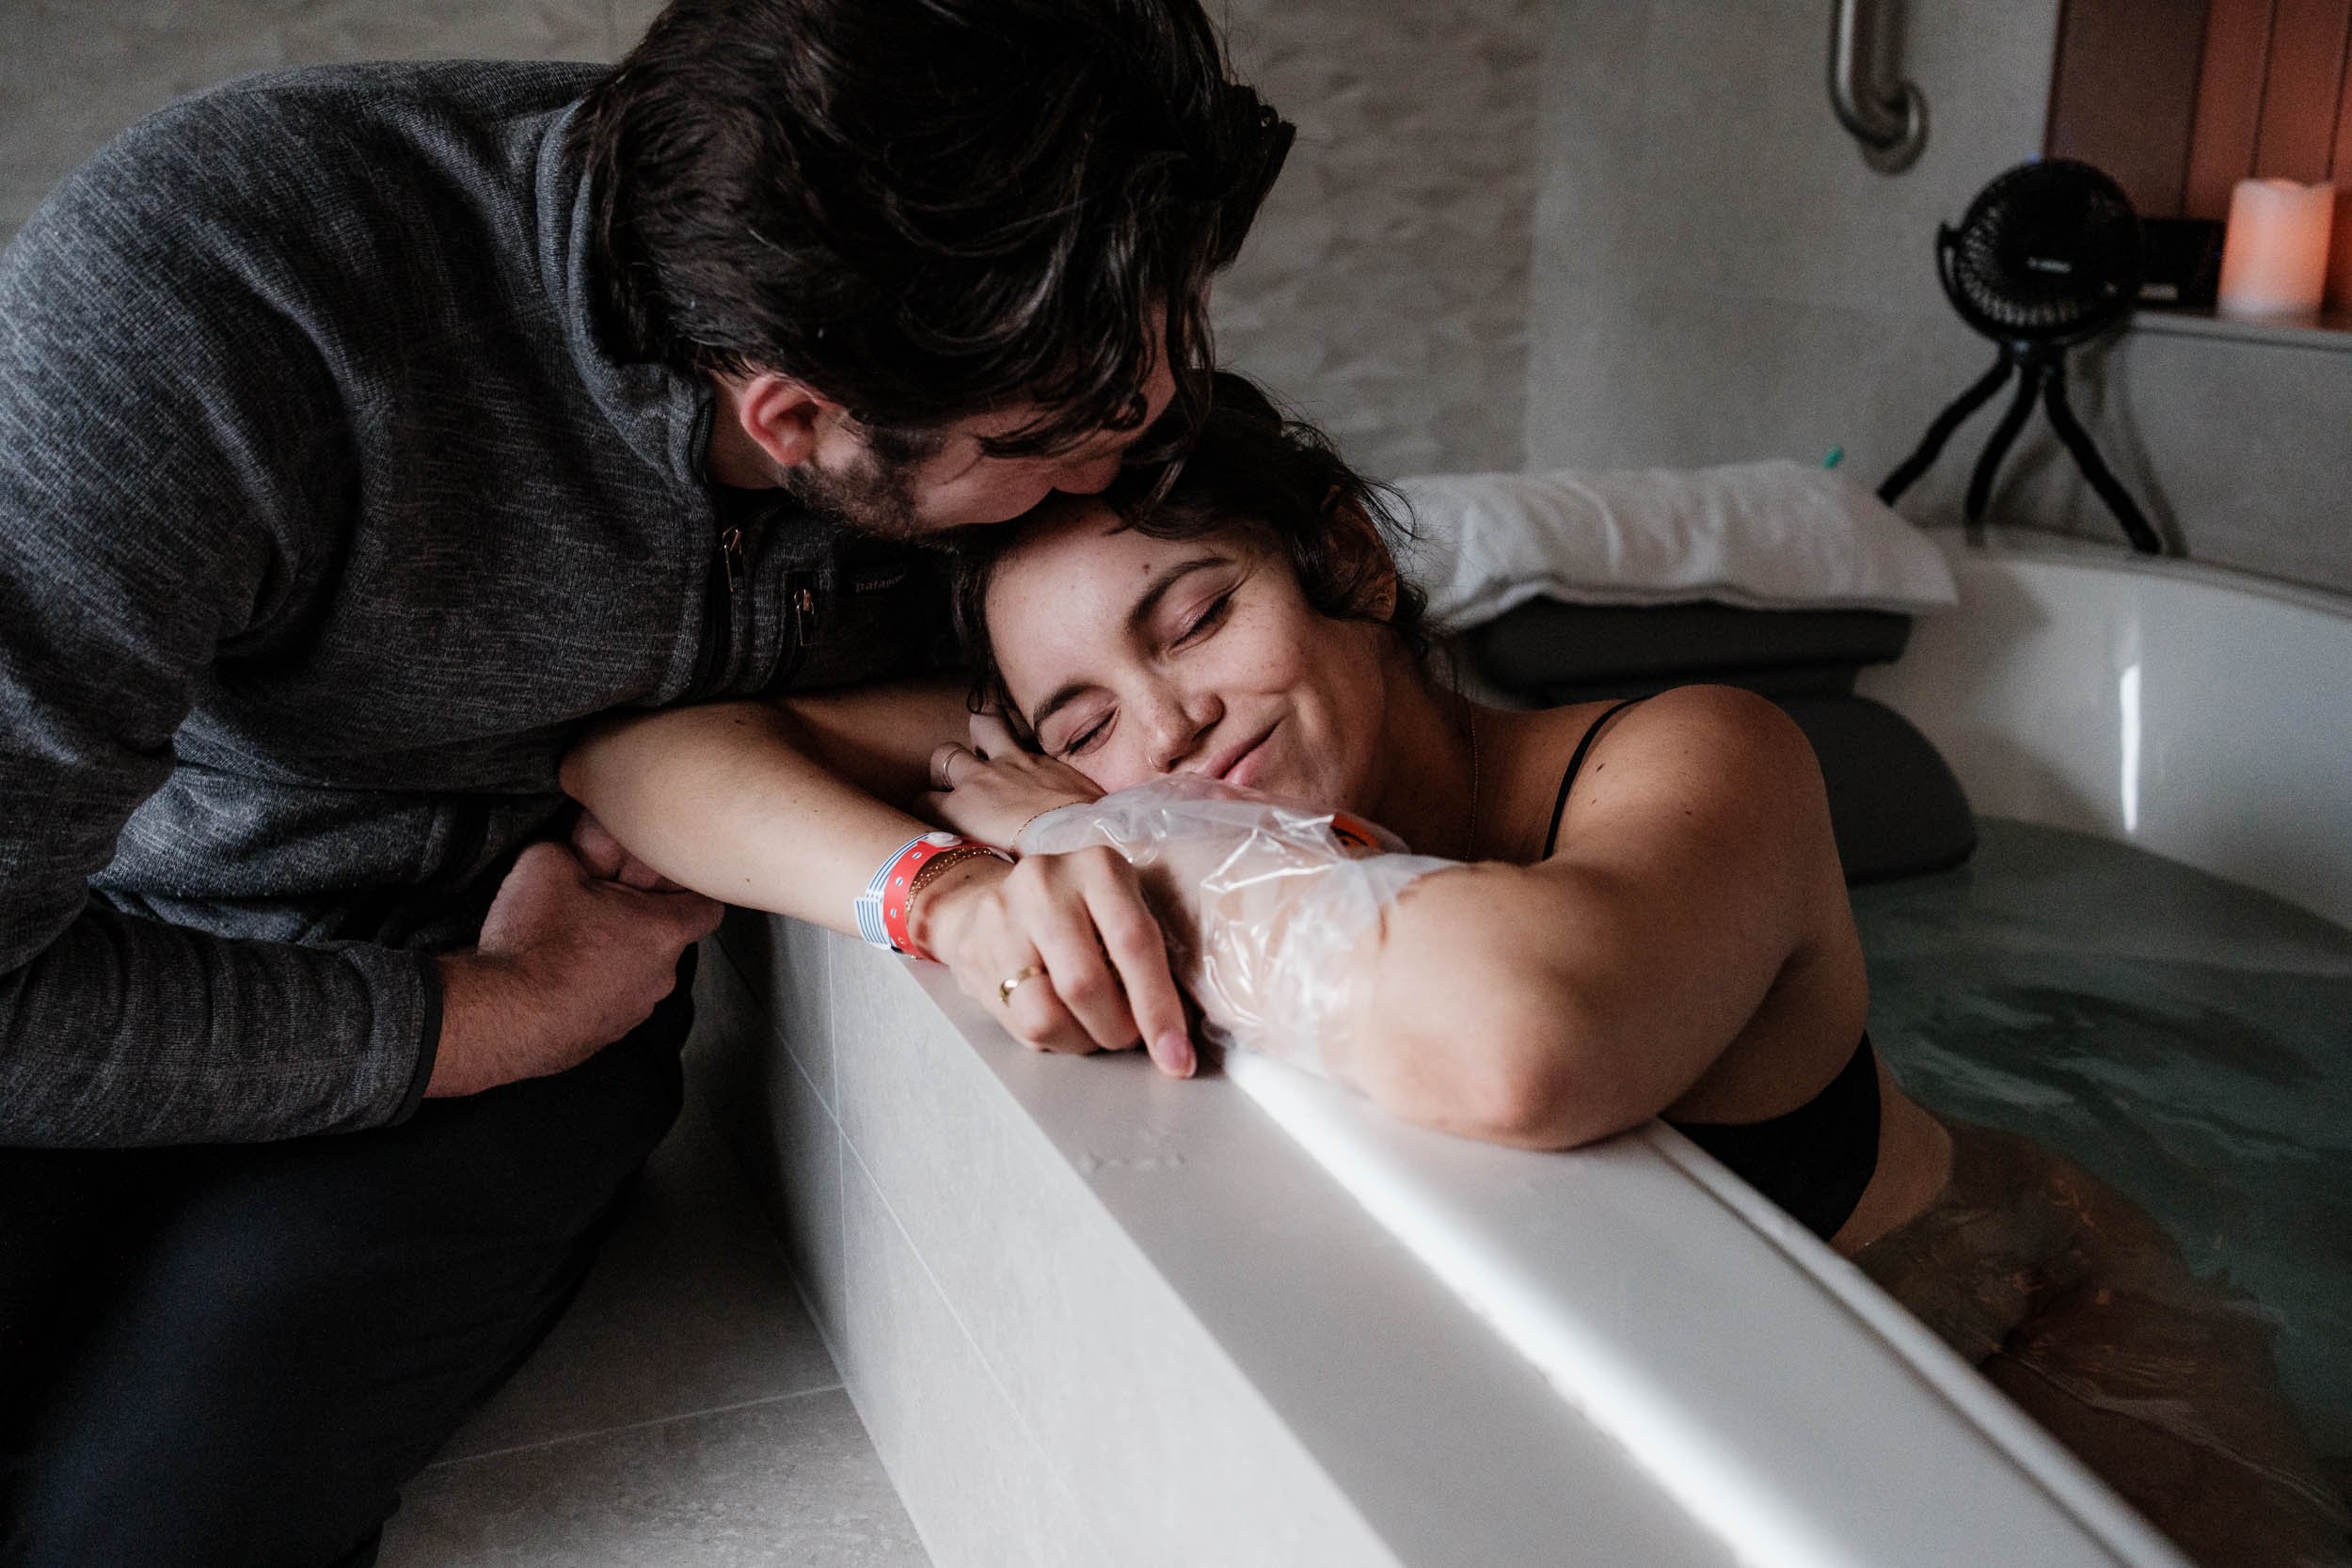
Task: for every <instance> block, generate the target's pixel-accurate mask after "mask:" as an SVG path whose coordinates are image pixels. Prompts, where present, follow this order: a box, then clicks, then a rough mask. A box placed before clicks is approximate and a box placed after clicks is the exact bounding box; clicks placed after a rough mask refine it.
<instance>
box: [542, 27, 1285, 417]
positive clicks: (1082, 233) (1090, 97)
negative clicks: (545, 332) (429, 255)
mask: <svg viewBox="0 0 2352 1568" xmlns="http://www.w3.org/2000/svg"><path fill="white" fill-rule="evenodd" d="M1293 135H1294V131H1293V128H1292V126H1291V125H1290V124H1289V123H1288V122H1286V121H1284V120H1283V119H1281V118H1280V117H1279V116H1278V115H1276V114H1275V113H1274V111H1273V110H1272V109H1270V108H1268V107H1267V106H1266V105H1265V104H1264V103H1262V102H1261V101H1260V100H1259V98H1258V96H1257V94H1256V93H1255V92H1253V91H1251V90H1250V89H1249V88H1248V87H1244V86H1242V85H1240V84H1238V83H1236V82H1234V81H1232V78H1231V75H1230V73H1229V71H1228V69H1227V65H1226V60H1225V56H1224V54H1223V51H1222V49H1221V47H1220V46H1219V43H1218V40H1217V36H1216V30H1215V28H1214V27H1213V26H1212V25H1211V24H1210V23H1209V20H1208V17H1207V16H1206V15H1205V14H1204V13H1203V11H1202V10H1201V8H1200V3H1199V0H672V4H671V5H670V6H669V7H668V8H667V9H665V10H663V11H662V12H661V14H660V16H658V17H657V18H656V19H655V20H654V23H653V24H652V26H651V27H650V28H649V29H648V30H647V32H646V34H645V36H644V40H642V41H641V42H640V43H639V44H638V45H637V47H636V48H635V49H633V50H631V51H630V52H629V54H628V57H627V58H625V59H624V60H622V62H621V63H620V65H619V66H617V67H616V68H615V69H614V70H613V71H612V72H611V74H609V75H608V76H606V77H605V79H604V80H603V81H602V82H601V83H599V84H598V85H597V86H596V87H594V88H593V89H591V90H590V92H589V94H588V96H587V99H586V101H585V102H584V103H582V105H581V107H580V113H579V116H578V119H576V121H575V123H574V124H573V126H572V129H571V132H570V134H569V141H568V145H569V147H570V150H571V151H572V154H573V155H574V156H575V157H576V158H578V159H579V160H580V162H581V164H582V165H583V166H584V167H585V170H586V173H587V177H588V180H589V191H590V201H591V203H592V218H593V233H592V245H593V248H594V256H593V261H594V264H595V270H596V277H597V282H598V289H599V292H600V293H601V295H602V296H603V297H602V314H603V317H604V325H605V327H606V330H607V331H608V333H609V334H610V335H611V336H612V337H613V338H614V339H615V340H616V341H617V342H618V345H619V346H620V347H621V348H622V349H623V350H624V351H625V352H627V353H628V354H630V355H631V356H634V357H637V358H641V359H658V360H660V361H662V362H664V363H666V364H668V365H669V366H670V367H672V368H673V369H675V370H677V371H680V372H710V371H720V372H730V373H749V372H756V371H774V372H781V373H784V374H787V375H790V376H793V377H795V378H797V379H799V380H802V381H804V382H806V383H807V384H808V385H809V386H811V387H813V388H816V389H817V390H818V391H819V392H820V393H822V394H823V395H824V396H826V397H828V398H831V399H833V400H834V401H835V402H837V403H840V404H842V405H844V406H845V407H847V408H848V409H849V410H850V412H851V414H852V415H853V416H854V417H855V418H856V419H857V420H859V421H860V422H861V423H864V424H866V425H867V426H869V427H872V428H875V429H878V430H882V431H896V432H898V433H899V435H900V436H901V441H900V445H902V446H907V447H908V448H909V450H911V451H919V450H920V449H921V445H922V438H923V437H924V436H927V435H929V434H930V433H931V432H934V431H936V430H937V429H938V427H940V426H941V425H944V424H946V422H948V421H950V420H956V419H960V418H962V417H965V416H968V415H970V414H974V413H977V412H979V411H981V410H983V409H987V408H991V407H998V406H1003V405H1006V404H1022V403H1028V404H1036V405H1038V407H1039V410H1040V412H1039V414H1038V417H1037V418H1035V419H1034V420H1030V421H1029V422H1028V423H1027V424H1026V425H1025V427H1024V428H1022V429H1020V430H1017V431H1014V432H1011V433H1009V434H1008V435H1005V436H999V437H996V438H994V439H993V440H992V441H991V442H990V443H988V446H989V450H990V451H992V452H993V453H996V454H1000V455H1010V454H1033V453H1038V452H1050V451H1056V450H1057V449H1059V448H1064V447H1067V446H1069V445H1071V444H1072V443H1073V442H1076V441H1079V440H1082V439H1084V438H1085V437H1086V436H1089V435H1090V434H1091V433H1093V432H1095V431H1098V430H1103V429H1120V430H1126V429H1133V428H1134V427H1135V426H1136V424H1137V423H1139V422H1140V420H1141V418H1142V413H1143V399H1142V396H1141V394H1140V391H1139V388H1141V387H1142V386H1143V385H1144V383H1145V381H1146V380H1147V379H1148V376H1149V374H1150V372H1151V370H1152V365H1153V364H1154V362H1155V361H1156V360H1157V359H1158V358H1159V357H1160V356H1162V355H1163V354H1165V355H1167V356H1168V360H1169V363H1170V365H1171V367H1172V368H1173V369H1174V370H1175V371H1176V372H1177V382H1178V394H1177V404H1178V406H1177V412H1176V415H1175V416H1174V417H1173V418H1172V419H1171V420H1169V421H1168V424H1169V430H1170V432H1171V433H1172V435H1174V436H1182V434H1184V432H1185V431H1186V430H1187V429H1188V427H1189V425H1190V424H1191V423H1193V422H1195V421H1197V420H1198V417H1199V414H1200V408H1201V406H1202V404H1203V403H1204V402H1205V399H1206V386H1205V383H1206V379H1207V367H1208V365H1209V363H1210V345H1209V328H1208V322H1207V314H1206V305H1205V298H1204V295H1205V292H1206V287H1207V283H1208V279H1209V277H1210V275H1211V274H1213V273H1215V272H1216V270H1217V269H1219V268H1220V267H1223V266H1224V265H1225V264H1226V263H1227V262H1229V261H1232V258H1233V256H1234V254H1235V252H1236V251H1238V250H1239V249H1240V247H1241V243H1242V240H1243V237H1244V236H1245V235H1246V234H1247V233H1248V230H1249V225H1250V223H1251V221H1252V220H1253V219H1254V218H1255V217H1256V215H1257V211H1258V208H1259V206H1260V204H1261V203H1262V202H1263V200H1264V198H1265V195H1266V192H1267V191H1268V190H1269V189H1270V188H1271V187H1272V185H1273V182H1274V179H1275V176H1276V175H1277V174H1278V173H1279V172H1280V169H1281V165H1282V160H1283V157H1284V155H1285V154H1286V153H1287V152H1288V150H1289V148H1290V143H1291V138H1292V136H1293ZM1155 310H1165V311H1166V313H1167V330H1166V335H1165V338H1164V339H1163V340H1158V341H1155V339H1154V337H1153V334H1152V331H1151V318H1152V312H1153V311H1155Z"/></svg>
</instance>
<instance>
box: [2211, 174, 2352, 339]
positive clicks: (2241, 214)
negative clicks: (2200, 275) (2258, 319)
mask: <svg viewBox="0 0 2352 1568" xmlns="http://www.w3.org/2000/svg"><path fill="white" fill-rule="evenodd" d="M2335 206H2336V188H2335V187H2334V186H2333V185H2324V184H2323V185H2303V184H2297V183H2296V182H2294V181H2292V180H2241V181H2239V182H2237V189H2236V190H2234V191H2233V192H2232V193H2231V195H2230V230H2229V234H2228V237H2227V238H2225V239H2224V240H2223V241H2222V245H2221V295H2220V299H2219V301H2218V303H2219V305H2220V308H2221V309H2222V311H2223V312H2224V313H2225V314H2228V315H2233V316H2273V315H2291V314H2295V313H2297V312H2302V311H2312V310H2317V309H2319V303H2320V300H2321V298H2322V297H2323V296H2324V295H2325V294H2326V293H2327V289H2328V229H2329V227H2330V225H2331V224H2332V222H2333V220H2334V217H2335Z"/></svg>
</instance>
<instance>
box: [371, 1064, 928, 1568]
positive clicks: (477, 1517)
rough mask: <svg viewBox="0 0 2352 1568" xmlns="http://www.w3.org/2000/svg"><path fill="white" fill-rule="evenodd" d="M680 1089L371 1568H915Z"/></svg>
mask: <svg viewBox="0 0 2352 1568" xmlns="http://www.w3.org/2000/svg"><path fill="white" fill-rule="evenodd" d="M690 1062H691V1057H690ZM689 1084H690V1087H689V1099H688V1104H687V1110H686V1114H685V1116H684V1117H682V1118H680V1121H679V1123H678V1127H677V1130H676V1131H675V1132H673V1133H672V1134H671V1136H670V1139H669V1141H668V1142H667V1143H665V1144H663V1145H662V1147H661V1148H660V1150H659V1151H657V1152H656V1153H655V1155H654V1158H653V1161H652V1163H651V1164H650V1165H649V1166H648V1167H647V1169H646V1174H645V1180H644V1186H643V1187H642V1189H641V1190H640V1192H639V1193H638V1195H637V1196H636V1197H635V1198H634V1199H633V1201H632V1203H631V1207H630V1210H629V1212H628V1214H627V1215H626V1216H625V1218H624V1219H623V1221H622V1224H621V1226H620V1228H619V1229H618V1230H617V1231H616V1232H615V1233H614V1235H613V1237H612V1240H611V1242H610V1243H607V1246H606V1249H605V1254H604V1256H603V1258H602V1259H600V1260H599V1261H598V1263H597V1265H596V1272H595V1273H594V1274H593V1275H590V1277H589V1280H588V1283H587V1285H586V1287H585V1288H584V1289H583V1290H582V1291H581V1293H580V1299H579V1301H578V1302H576V1303H575V1304H574V1305H573V1307H572V1309H571V1311H570V1312H569V1313H568V1314H567V1315H566V1316H565V1317H564V1321H563V1322H562V1323H559V1324H558V1325H557V1327H556V1330H555V1332H554V1333H553V1334H552V1335H550V1336H549V1337H548V1341H547V1343H546V1344H544V1345H542V1346H541V1347H540V1349H539V1352H538V1354H536V1355H534V1356H533V1357H532V1360H531V1361H530V1362H529V1363H528V1364H527V1365H526V1366H525V1367H524V1368H523V1370H521V1371H520V1372H519V1373H517V1374H516V1378H515V1380H514V1381H513V1382H512V1383H510V1384H509V1385H508V1386H506V1387H505V1388H504V1389H503V1390H501V1392H500V1394H499V1395H498V1397H497V1398H496V1399H494V1400H492V1401H491V1402H490V1403H489V1404H487V1405H486V1406H485V1407H484V1408H483V1409H482V1410H481V1411H480V1412H479V1413H477V1414H476V1416H475V1417H474V1418H473V1419H472V1420H471V1421H470V1422H469V1423H468V1424H467V1426H466V1427H465V1428H464V1430H462V1431H461V1432H459V1433H457V1435H456V1436H455V1437H453V1438H452V1439H451V1440H450V1443H449V1446H448V1447H447V1448H446V1449H443V1450H442V1452H441V1455H440V1457H439V1458H438V1459H437V1461H436V1462H435V1463H434V1464H433V1465H432V1466H431V1467H430V1468H428V1469H427V1470H426V1471H425V1472H424V1473H423V1474H422V1475H421V1476H420V1477H418V1478H417V1480H416V1481H413V1482H411V1483H410V1485H409V1486H408V1488H407V1491H406V1493H405V1497H404V1500H403V1502H402V1505H401V1509H400V1512H399V1513H398V1514H397V1515H395V1516H394V1518H393V1520H392V1522H391V1525H390V1527H389V1529H387V1531H386V1532H385V1541H384V1553H383V1558H382V1565H383V1568H493V1565H496V1568H538V1565H541V1564H546V1565H548V1568H554V1565H557V1564H561V1565H563V1568H738V1565H741V1564H751V1563H791V1564H794V1565H796V1568H929V1563H930V1559H929V1557H928V1556H927V1555H926V1554H925V1552H924V1550H923V1547H922V1544H921V1543H920V1542H919V1541H918V1540H917V1539H916V1537H915V1533H914V1526H913V1525H912V1524H911V1523H909V1521H908V1519H907V1515H906V1511H905V1510H904V1509H903V1508H901V1507H900V1506H899V1502H898V1495H897V1494H896V1493H895V1492H894V1491H893V1490H892V1489H891V1484H890V1481H889V1478H888V1477H887V1476H885V1475H884V1474H883V1472H882V1462H881V1460H880V1459H879V1458H878V1457H877V1456H876V1454H875V1452H874V1446H873V1444H872V1442H871V1441H869V1440H868V1438H867V1437H866V1429H865V1427H864V1426H862V1425H861V1424H860V1423H859V1420H858V1417H857V1413H856V1412H855V1411H854V1410H852V1409H851V1408H850V1400H849V1395H848V1393H847V1392H846V1391H845V1390H844V1389H843V1387H842V1386H841V1377H840V1374H839V1373H838V1372H837V1371H836V1370H834V1364H833V1359H832V1357H831V1356H830V1355H828V1354H826V1351H825V1346H824V1344H823V1342H822V1341H821V1340H820V1339H819V1338H818V1334H817V1330H816V1327H815V1325H814V1324H812V1323H810V1321H809V1319H808V1315H807V1314H806V1312H804V1311H803V1308H802V1307H801V1303H800V1299H799V1297H798V1295H797V1294H796V1293H795V1291H794V1289H793V1284H792V1277H791V1274H790V1272H789V1270H788V1268H787V1265H786V1262H785V1259H784V1253H783V1250H782V1247H781V1245H780V1243H778V1242H777V1240H776V1238H775V1236H774V1235H773V1233H772V1232H771V1230H770V1229H769V1227H768V1223H767V1220H766V1217H765V1216H764V1214H763V1213H762V1212H760V1210H759V1209H758V1207H757V1206H756V1204H755V1203H754V1201H753V1200H752V1197H751V1195H750V1188H749V1185H748V1183H747V1181H746V1180H745V1179H744V1177H743V1175H742V1173H741V1172H740V1170H739V1168H738V1167H737V1165H736V1164H735V1161H734V1159H733V1156H732V1153H731V1151H730V1150H729V1149H728V1148H726V1147H725V1144H724V1141H723V1139H722V1138H721V1136H720V1135H719V1133H718V1132H717V1129H716V1128H715V1127H714V1125H713V1124H712V1121H711V1119H710V1117H709V1113H708V1112H707V1109H706V1108H705V1106H704V1104H703V1102H702V1101H701V1100H700V1099H699V1097H698V1096H697V1095H696V1093H695V1092H694V1089H693V1087H692V1074H691V1067H690V1076H689Z"/></svg>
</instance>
